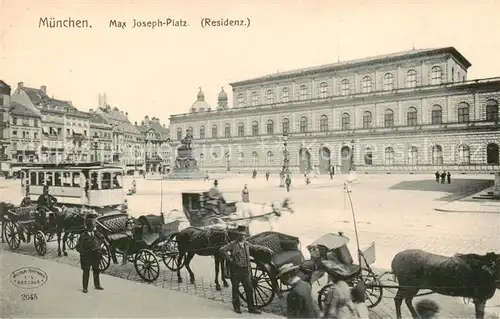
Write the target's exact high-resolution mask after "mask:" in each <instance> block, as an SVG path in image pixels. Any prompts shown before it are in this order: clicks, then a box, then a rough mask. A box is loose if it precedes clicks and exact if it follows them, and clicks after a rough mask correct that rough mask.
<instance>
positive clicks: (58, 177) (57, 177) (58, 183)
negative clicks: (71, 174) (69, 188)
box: [54, 172, 61, 186]
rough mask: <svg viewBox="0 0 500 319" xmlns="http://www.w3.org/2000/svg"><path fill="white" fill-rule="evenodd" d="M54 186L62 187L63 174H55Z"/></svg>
mask: <svg viewBox="0 0 500 319" xmlns="http://www.w3.org/2000/svg"><path fill="white" fill-rule="evenodd" d="M54 186H61V173H60V172H55V173H54Z"/></svg>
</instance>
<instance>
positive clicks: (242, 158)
mask: <svg viewBox="0 0 500 319" xmlns="http://www.w3.org/2000/svg"><path fill="white" fill-rule="evenodd" d="M244 159H245V156H244V154H243V152H240V153H239V154H238V163H239V164H240V166H241V167H243V166H244V164H245V161H244Z"/></svg>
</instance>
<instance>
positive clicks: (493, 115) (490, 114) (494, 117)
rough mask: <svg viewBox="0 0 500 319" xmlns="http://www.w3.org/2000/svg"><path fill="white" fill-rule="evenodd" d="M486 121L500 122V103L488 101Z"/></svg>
mask: <svg viewBox="0 0 500 319" xmlns="http://www.w3.org/2000/svg"><path fill="white" fill-rule="evenodd" d="M486 120H487V121H498V102H497V101H495V100H488V101H486Z"/></svg>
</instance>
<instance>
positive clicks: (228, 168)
mask: <svg viewBox="0 0 500 319" xmlns="http://www.w3.org/2000/svg"><path fill="white" fill-rule="evenodd" d="M224 156H225V157H226V164H227V171H228V172H230V171H231V163H230V160H229V151H226V153H224Z"/></svg>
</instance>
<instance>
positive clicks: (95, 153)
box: [92, 132, 99, 162]
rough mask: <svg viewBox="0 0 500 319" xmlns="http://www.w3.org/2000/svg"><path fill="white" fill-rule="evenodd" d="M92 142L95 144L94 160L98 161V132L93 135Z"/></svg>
mask: <svg viewBox="0 0 500 319" xmlns="http://www.w3.org/2000/svg"><path fill="white" fill-rule="evenodd" d="M92 144H93V146H94V160H95V161H96V162H97V148H98V147H99V135H97V132H95V133H94V137H92Z"/></svg>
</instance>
